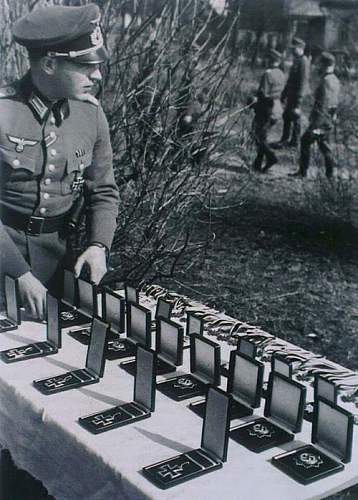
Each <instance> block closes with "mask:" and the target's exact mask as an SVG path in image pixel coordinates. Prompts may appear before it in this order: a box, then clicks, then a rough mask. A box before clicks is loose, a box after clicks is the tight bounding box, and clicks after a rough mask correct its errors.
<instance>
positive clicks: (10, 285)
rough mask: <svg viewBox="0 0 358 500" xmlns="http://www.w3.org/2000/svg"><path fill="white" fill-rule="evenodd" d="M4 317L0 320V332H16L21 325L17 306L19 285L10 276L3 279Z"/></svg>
mask: <svg viewBox="0 0 358 500" xmlns="http://www.w3.org/2000/svg"><path fill="white" fill-rule="evenodd" d="M4 288H5V302H6V317H5V318H0V332H1V333H2V332H9V331H11V330H16V329H17V327H18V325H20V324H21V313H20V306H19V283H18V281H17V280H16V279H14V278H11V276H8V275H5V277H4Z"/></svg>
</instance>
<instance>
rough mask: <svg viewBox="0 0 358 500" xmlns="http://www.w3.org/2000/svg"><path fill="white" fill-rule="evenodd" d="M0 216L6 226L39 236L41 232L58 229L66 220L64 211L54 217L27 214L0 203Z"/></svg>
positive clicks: (50, 231)
mask: <svg viewBox="0 0 358 500" xmlns="http://www.w3.org/2000/svg"><path fill="white" fill-rule="evenodd" d="M0 218H1V221H2V223H3V224H5V225H6V226H10V227H12V228H14V229H19V230H20V231H25V233H26V234H29V235H31V236H39V235H40V234H42V233H55V232H57V231H60V230H61V229H62V228H63V227H64V224H65V222H66V221H67V218H68V214H67V213H65V214H62V215H58V216H56V217H37V215H36V216H35V215H31V216H29V215H25V214H21V213H19V212H16V211H15V210H11V209H9V208H8V207H5V206H1V205H0Z"/></svg>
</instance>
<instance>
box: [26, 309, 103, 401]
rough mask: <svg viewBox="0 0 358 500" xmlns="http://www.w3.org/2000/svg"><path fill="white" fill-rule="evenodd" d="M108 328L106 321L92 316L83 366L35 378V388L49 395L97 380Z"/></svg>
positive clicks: (101, 370)
mask: <svg viewBox="0 0 358 500" xmlns="http://www.w3.org/2000/svg"><path fill="white" fill-rule="evenodd" d="M108 330H109V327H108V324H107V323H104V322H103V321H102V320H100V319H99V318H93V321H92V327H91V339H90V343H89V345H88V349H87V357H86V366H85V368H83V369H79V370H73V371H70V372H67V373H64V374H62V375H57V376H53V377H49V378H46V379H41V380H35V381H34V382H33V384H34V386H35V387H36V389H38V390H39V391H40V392H42V393H43V394H46V395H49V394H55V393H57V392H62V391H66V390H69V389H77V388H78V387H82V386H85V385H89V384H95V383H96V382H99V381H100V378H101V377H103V373H104V366H105V345H106V337H107V333H108Z"/></svg>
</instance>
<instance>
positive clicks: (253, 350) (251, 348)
mask: <svg viewBox="0 0 358 500" xmlns="http://www.w3.org/2000/svg"><path fill="white" fill-rule="evenodd" d="M234 352H235V351H234ZM237 352H241V353H242V354H244V355H245V356H248V357H249V358H252V359H255V358H256V354H257V346H256V344H255V343H254V342H253V341H252V340H250V339H247V338H245V337H239V339H238V341H237ZM230 359H231V358H230ZM229 370H230V362H229V363H224V364H222V365H221V375H223V376H224V377H228V376H229Z"/></svg>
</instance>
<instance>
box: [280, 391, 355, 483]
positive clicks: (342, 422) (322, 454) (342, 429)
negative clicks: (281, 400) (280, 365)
mask: <svg viewBox="0 0 358 500" xmlns="http://www.w3.org/2000/svg"><path fill="white" fill-rule="evenodd" d="M353 425H354V416H353V415H352V414H351V413H349V412H348V411H346V410H345V409H343V408H340V407H339V406H337V405H336V404H335V403H332V402H331V401H328V400H326V399H324V398H322V397H318V398H317V400H316V402H315V412H314V419H313V426H312V437H311V440H312V443H313V444H312V445H311V444H308V445H306V446H300V447H299V448H297V449H295V450H291V451H289V452H286V453H282V454H280V455H277V456H275V457H273V458H272V463H273V464H274V465H276V466H277V467H278V468H280V469H281V470H282V471H284V472H285V473H286V474H288V475H289V476H290V477H292V478H293V479H295V480H296V481H298V482H300V483H302V484H310V483H312V482H314V481H318V480H320V479H323V478H325V477H327V476H330V475H331V474H334V473H336V472H339V471H341V470H343V469H344V463H348V462H349V461H350V460H351V454H352V441H353Z"/></svg>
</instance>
